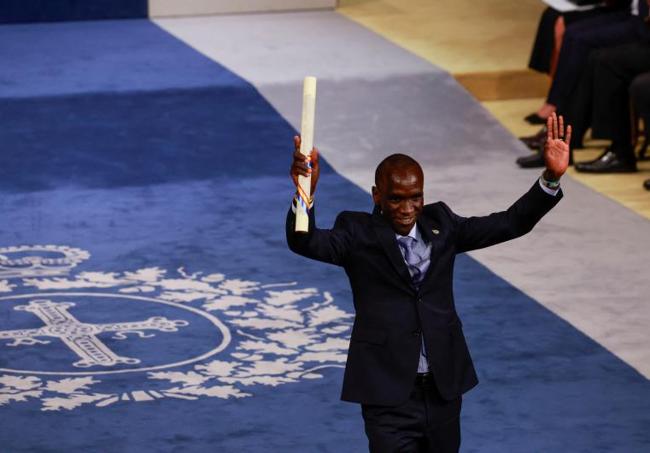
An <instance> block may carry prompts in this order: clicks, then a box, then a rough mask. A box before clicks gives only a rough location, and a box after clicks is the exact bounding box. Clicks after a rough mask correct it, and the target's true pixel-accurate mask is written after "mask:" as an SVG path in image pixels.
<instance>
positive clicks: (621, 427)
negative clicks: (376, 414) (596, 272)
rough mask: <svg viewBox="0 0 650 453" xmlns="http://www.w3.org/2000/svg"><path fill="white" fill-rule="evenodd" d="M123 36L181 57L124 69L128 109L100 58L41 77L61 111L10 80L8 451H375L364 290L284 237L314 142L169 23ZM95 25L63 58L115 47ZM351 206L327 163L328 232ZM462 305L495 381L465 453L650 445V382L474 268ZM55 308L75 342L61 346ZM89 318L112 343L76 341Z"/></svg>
mask: <svg viewBox="0 0 650 453" xmlns="http://www.w3.org/2000/svg"><path fill="white" fill-rule="evenodd" d="M114 26H115V29H114V32H115V35H116V38H115V39H116V41H117V43H118V44H116V45H119V43H121V42H128V41H129V40H131V39H135V38H134V37H136V36H143V35H147V36H149V38H151V42H155V45H154V49H153V50H152V54H153V55H159V56H161V58H160V59H159V60H158V61H159V62H163V63H160V64H159V65H156V66H153V67H152V66H148V65H141V66H138V67H137V71H135V73H131V74H130V75H129V76H128V77H127V76H124V75H123V74H121V73H114V75H113V79H114V80H116V81H118V82H119V83H116V84H115V87H114V92H112V93H109V92H107V85H106V84H107V81H108V80H109V79H108V78H107V77H106V76H105V74H104V73H103V72H102V71H103V68H105V67H106V65H107V64H110V66H111V67H112V68H124V67H125V66H123V65H122V63H123V60H121V59H119V58H118V60H119V61H120V62H116V61H114V60H113V57H111V58H107V60H108V61H109V62H107V61H104V60H103V59H102V58H101V55H100V54H98V55H99V56H98V61H97V62H96V63H94V64H92V65H90V68H91V69H92V70H88V71H87V74H86V78H87V80H85V81H83V82H79V81H77V82H69V81H67V79H66V78H65V77H62V80H63V82H62V86H59V87H42V86H40V85H38V83H36V82H37V81H38V80H39V79H38V77H35V78H31V79H29V80H31V81H32V82H34V83H36V85H35V86H34V87H33V89H34V92H35V93H39V90H40V91H41V92H44V91H47V90H50V92H49V93H43V96H34V97H31V98H30V99H24V98H25V97H26V94H27V93H29V90H30V88H31V87H30V84H29V83H25V82H24V81H23V82H21V81H19V78H16V81H15V83H16V86H17V87H18V88H17V90H16V93H17V94H16V95H15V96H12V95H11V94H12V93H11V90H10V89H9V88H7V87H8V86H10V85H11V83H13V82H12V81H11V80H9V81H8V80H7V79H6V78H3V79H2V80H3V83H4V84H5V88H3V90H4V91H3V96H4V97H5V99H4V100H3V102H2V103H1V104H0V118H2V123H3V127H2V128H0V143H2V146H3V150H4V153H3V164H2V166H0V168H1V170H0V171H1V172H2V173H0V175H1V178H0V191H1V193H2V196H1V197H0V210H1V211H0V212H2V213H3V217H2V220H1V221H0V255H2V257H0V414H1V415H0V416H1V419H2V423H0V445H2V449H3V451H5V450H6V451H10V452H21V451H30V452H32V451H107V452H112V451H115V452H118V451H119V452H123V451H124V452H147V451H151V452H154V451H179V452H180V451H206V450H219V451H260V452H262V451H264V452H267V451H273V452H286V451H305V452H307V451H309V452H311V451H323V452H342V451H345V452H348V451H349V452H358V451H364V449H365V445H366V441H365V437H364V435H363V428H362V424H361V417H360V414H359V412H360V411H359V408H358V407H357V406H356V405H352V404H347V403H342V402H340V401H339V400H338V397H339V392H340V384H341V379H342V368H341V366H342V365H343V361H344V357H345V350H346V346H345V342H346V340H347V337H348V335H349V326H350V317H349V315H350V314H351V313H352V303H351V295H350V292H349V290H348V284H347V281H346V279H345V276H344V274H343V273H342V272H341V271H340V270H338V269H336V268H333V267H328V266H325V265H321V264H319V263H315V262H309V261H306V260H304V259H302V258H300V257H297V256H294V255H293V254H291V253H290V252H289V251H288V250H287V248H286V245H285V241H284V216H285V213H286V209H287V207H288V202H289V198H290V194H291V193H292V187H291V183H290V181H289V178H288V176H287V172H288V165H289V162H290V154H291V149H290V148H291V146H290V143H291V137H292V135H293V134H294V133H295V131H294V130H292V128H291V127H290V126H289V124H288V123H287V122H286V121H285V120H284V119H283V118H282V117H281V116H280V115H278V114H277V112H276V111H274V109H273V108H272V107H271V106H270V105H269V104H268V103H267V102H266V100H265V99H264V98H262V97H261V96H260V95H259V93H258V92H257V91H256V90H255V88H254V87H252V86H251V85H249V84H248V83H247V82H246V81H244V80H242V79H240V78H238V77H237V76H236V75H234V74H232V73H230V72H229V71H227V70H226V69H225V68H223V67H220V66H219V65H217V64H215V63H212V62H210V61H208V60H207V59H205V58H203V57H202V56H200V55H199V54H197V53H196V52H194V51H193V50H191V49H189V48H186V47H184V46H183V45H181V44H180V43H178V42H177V41H176V40H174V39H173V38H171V37H170V36H169V35H166V34H164V33H163V32H161V31H160V30H158V29H156V27H154V26H152V25H151V24H149V23H147V22H138V21H133V22H129V23H128V24H124V23H116V24H115V25H114ZM68 27H69V28H67V32H66V34H64V35H65V39H68V40H73V38H74V36H75V33H76V32H75V28H74V27H72V26H68ZM79 27H80V28H79V29H78V33H79V35H78V36H79V37H81V36H83V37H84V39H78V42H79V46H78V48H77V47H72V48H70V47H68V48H66V49H65V50H62V52H64V54H65V55H63V56H62V59H63V60H65V59H66V58H67V59H69V60H74V54H75V51H76V50H79V49H81V50H79V52H80V53H81V54H82V55H83V54H84V52H85V51H87V47H86V46H87V44H86V43H87V42H99V41H100V38H101V37H107V36H111V25H110V24H109V25H102V26H101V27H98V28H97V32H96V35H94V34H93V33H94V32H93V31H92V30H93V29H89V28H86V26H85V24H79ZM41 31H42V29H38V30H35V31H34V34H38V33H40V32H41ZM5 32H6V30H0V34H1V33H5ZM20 32H21V33H27V34H29V30H28V29H27V28H24V29H21V30H20ZM118 35H119V36H118ZM154 37H155V39H153V38H154ZM112 50H114V49H113V48H109V49H107V54H108V55H116V54H115V53H112ZM134 52H135V54H136V56H137V55H140V56H142V58H147V57H146V54H147V48H146V46H144V47H140V48H138V49H136V50H134ZM2 56H3V57H4V55H2ZM163 56H164V57H163ZM55 57H56V55H52V56H51V58H55ZM30 58H31V57H30V56H28V57H26V60H29V59H30ZM120 58H123V59H124V60H126V61H128V60H130V59H134V58H135V56H134V55H129V54H127V55H123V56H121V57H120ZM179 62H181V63H182V64H181V63H179ZM20 64H23V63H19V64H18V66H20ZM24 64H25V66H27V63H24ZM187 68H191V73H192V77H188V79H187V84H186V85H183V78H184V75H185V71H186V70H187ZM93 71H98V73H95V72H93ZM12 77H17V76H16V73H14V74H13V75H12ZM76 77H77V78H78V79H80V78H81V77H80V76H79V75H78V74H77V76H76ZM130 80H133V81H134V82H133V85H130V84H129V81H130ZM142 81H152V83H153V86H154V88H151V89H139V87H141V85H142V84H143V83H144V82H142ZM210 81H212V82H210ZM80 85H81V86H83V89H82V90H76V89H74V87H78V86H80ZM155 87H158V88H157V89H156V88H155ZM93 91H94V92H93ZM45 95H47V96H45ZM361 132H362V131H361ZM343 209H359V210H368V209H370V197H369V195H368V194H367V193H365V192H363V191H362V190H360V189H359V188H358V187H356V186H354V185H352V184H351V183H350V182H349V181H347V180H345V179H344V178H342V177H341V176H340V175H338V174H337V173H335V172H334V171H333V170H332V169H331V168H330V167H329V166H328V165H327V163H325V164H324V169H323V175H322V182H321V184H320V187H319V191H318V214H319V223H320V224H321V225H323V226H326V225H331V223H332V222H333V219H334V217H335V215H336V213H337V212H339V211H340V210H343ZM21 245H32V247H27V248H20V247H17V246H21ZM33 245H54V246H66V247H68V248H56V247H55V248H38V247H33ZM84 252H88V253H89V255H86V254H85V253H84ZM61 258H64V259H61ZM57 259H58V260H57ZM456 291H457V304H458V307H459V311H460V313H461V316H462V317H463V320H464V325H465V330H466V332H467V334H468V337H469V343H470V348H471V350H472V353H473V356H474V358H475V360H476V362H477V368H478V371H479V375H480V379H481V381H482V382H481V385H479V387H478V388H477V389H475V390H473V391H472V392H470V393H469V394H468V395H466V398H465V402H464V413H463V432H464V441H463V442H464V451H478V452H503V451H515V452H546V451H571V452H597V451H607V452H612V451H620V452H641V451H644V450H645V449H646V448H647V446H648V445H650V435H649V434H648V432H649V431H648V429H647V428H648V426H649V423H650V416H649V414H648V411H647V409H648V401H650V386H649V385H648V382H647V380H646V379H644V378H643V377H641V376H640V375H639V374H638V373H636V372H635V371H634V370H632V369H631V368H630V367H629V366H627V365H626V364H624V363H623V362H621V361H620V360H619V359H617V358H616V357H615V356H613V355H612V354H610V353H609V352H608V351H607V350H605V349H604V348H602V347H601V346H599V345H598V344H596V343H595V342H593V341H592V340H590V339H589V338H587V337H585V336H584V335H582V334H581V333H580V332H578V331H577V330H576V329H574V328H573V327H572V326H570V325H568V324H567V323H566V322H564V321H563V320H561V319H559V318H558V317H556V316H555V315H553V314H552V313H550V312H549V311H547V310H546V309H544V308H543V307H541V306H540V305H539V304H538V303H537V302H535V301H534V300H532V299H530V298H529V297H527V296H526V295H524V294H523V293H521V292H520V291H518V290H517V289H516V288H513V287H512V286H511V285H509V284H508V283H507V282H505V281H503V280H502V279H500V278H498V277H497V276H495V275H494V274H493V273H491V272H490V271H489V270H488V269H486V268H484V267H482V266H481V265H479V264H478V263H477V262H476V261H474V260H472V259H471V258H469V257H460V258H459V260H458V265H457V274H456ZM39 301H40V302H39ZM48 307H49V308H48ZM30 310H31V311H30ZM48 310H49V311H48ZM53 312H56V316H60V317H67V318H66V319H68V324H64V323H63V324H59V328H60V329H63V330H64V332H63V333H61V331H59V332H58V333H57V332H56V331H55V330H56V329H54V328H52V329H51V330H47V331H45V330H42V329H43V326H45V325H48V326H53V325H54V324H55V322H53V321H52V320H51V319H53V317H56V316H55V315H53ZM47 316H50V318H49V319H50V320H49V321H47V319H48V318H47ZM39 318H40V319H39ZM43 318H45V319H46V320H45V321H44V320H43ZM79 323H85V324H84V326H86V327H85V328H87V329H88V327H87V326H89V325H91V326H93V327H92V329H97V330H93V331H92V332H89V333H88V335H89V336H90V337H91V339H90V340H89V342H87V343H84V344H81V345H77V346H71V345H70V344H68V343H65V342H64V341H63V340H62V338H64V337H65V338H67V339H68V340H69V339H70V338H71V337H73V336H74V335H75V334H79V329H81V328H82V326H81V325H80V324H79ZM70 325H72V326H73V327H74V326H76V327H75V329H77V330H74V329H73V330H74V331H73V330H71V328H70ZM165 326H167V328H165ZM39 329H40V330H39ZM30 332H31V333H30ZM3 333H4V335H5V337H4V339H3V337H2V335H3ZM56 335H59V336H58V337H57V336H56ZM45 341H49V343H44V342H45ZM12 343H13V344H14V345H13V346H11V344H12ZM89 343H90V344H91V345H90V346H89ZM93 345H94V346H97V345H100V346H102V345H103V346H104V347H105V348H106V350H104V351H103V353H101V351H99V352H98V351H97V350H93V351H91V346H93ZM89 351H90V352H92V353H90V352H89ZM84 353H88V355H89V356H90V359H86V360H91V361H92V360H94V362H93V363H92V364H91V366H90V367H86V368H84V364H83V363H81V362H83V354H84ZM102 357H103V358H104V359H106V357H108V358H111V357H112V358H113V359H115V358H117V359H119V360H118V362H119V363H107V362H101V359H102ZM126 360H131V361H133V360H136V361H137V363H132V362H131V363H129V362H128V361H126ZM100 362H101V363H100Z"/></svg>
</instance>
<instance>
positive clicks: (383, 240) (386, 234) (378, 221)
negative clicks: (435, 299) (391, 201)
mask: <svg viewBox="0 0 650 453" xmlns="http://www.w3.org/2000/svg"><path fill="white" fill-rule="evenodd" d="M372 220H373V226H374V229H375V232H376V233H377V237H378V238H379V243H380V244H381V246H382V247H383V249H384V251H385V252H386V255H387V256H388V260H389V261H390V263H391V264H392V265H393V267H394V268H395V271H396V272H397V274H398V275H399V276H400V278H401V279H402V280H403V281H404V283H405V284H406V286H407V287H408V288H409V289H410V290H411V291H412V292H415V288H414V286H413V280H412V279H411V274H409V270H408V268H407V267H406V263H404V257H403V256H402V252H400V250H399V246H398V245H397V239H395V232H394V231H393V229H392V228H391V226H390V225H389V224H388V222H386V220H385V219H384V218H383V217H382V216H381V214H380V213H379V209H377V208H375V210H374V211H373V213H372Z"/></svg>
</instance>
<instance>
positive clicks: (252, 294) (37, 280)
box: [0, 246, 353, 411]
mask: <svg viewBox="0 0 650 453" xmlns="http://www.w3.org/2000/svg"><path fill="white" fill-rule="evenodd" d="M43 247H48V251H53V250H54V249H56V250H58V251H60V250H61V247H58V246H43ZM57 247H58V248H57ZM2 250H6V248H5V249H2ZM22 251H24V250H22ZM1 252H2V251H0V253H1ZM85 253H87V252H85ZM168 274H169V275H168ZM17 288H18V289H30V290H33V288H36V289H37V290H38V291H40V292H42V293H43V294H44V295H47V292H48V291H57V292H61V291H66V290H78V289H80V288H88V289H97V288H101V289H104V290H106V289H109V290H110V291H115V292H116V294H125V295H126V294H133V295H141V296H148V297H155V298H157V299H162V300H165V301H170V302H175V303H179V304H185V305H190V306H193V307H194V308H197V309H200V310H204V311H206V312H210V313H212V314H217V315H218V316H219V318H220V319H221V320H222V321H223V322H224V324H226V325H227V326H228V328H229V329H230V330H231V334H232V337H233V343H232V345H231V346H230V347H229V348H228V349H227V350H226V351H225V352H223V353H222V354H223V355H224V356H225V357H221V356H218V358H217V359H214V358H211V359H207V360H206V361H205V362H199V363H196V364H193V365H190V366H186V367H180V368H178V369H166V370H162V371H155V372H143V373H142V374H141V375H143V376H144V378H143V379H142V380H141V381H140V382H139V383H138V384H137V388H130V389H129V390H128V391H121V392H115V391H114V389H115V388H119V387H124V385H127V386H133V376H129V377H128V380H126V381H121V382H120V379H127V378H125V377H124V376H108V377H106V376H101V379H100V378H98V377H97V376H95V375H88V376H80V377H76V376H75V377H65V378H62V379H50V378H49V377H48V378H46V377H43V376H38V375H24V374H23V375H20V374H14V373H5V374H2V375H0V406H3V405H9V404H15V403H21V402H28V401H33V400H39V401H40V403H41V410H43V411H60V410H72V409H76V408H79V407H82V406H85V405H89V404H92V405H95V406H97V407H105V406H109V405H112V404H116V403H119V404H126V403H131V402H145V401H151V400H154V399H162V398H180V399H185V400H195V399H198V398H202V397H212V398H221V399H229V398H245V397H251V396H253V395H254V393H255V391H256V390H255V389H258V388H261V387H260V386H273V387H275V386H278V385H284V384H289V383H296V382H299V381H301V380H304V379H319V378H322V377H323V374H322V373H321V370H323V369H325V368H332V367H335V368H342V367H343V366H344V363H345V360H346V352H347V348H348V337H349V331H350V328H351V325H352V318H353V315H352V314H350V313H348V312H346V311H344V310H342V309H341V308H339V307H338V306H337V305H335V304H334V300H333V297H332V296H331V294H330V293H329V292H327V291H325V292H320V291H319V290H318V289H316V288H306V287H301V286H300V285H299V284H298V283H297V282H281V283H271V284H268V283H267V284H263V283H261V282H255V281H249V280H242V279H237V278H227V277H226V276H225V275H223V274H220V273H211V274H207V275H204V274H203V273H201V272H195V273H187V272H186V270H185V269H183V268H179V269H177V270H176V271H174V272H171V273H168V272H167V271H166V270H164V269H160V268H158V267H148V268H143V269H138V270H135V271H126V272H121V273H117V272H80V273H78V274H76V275H73V276H65V277H25V278H14V279H2V280H0V292H2V293H13V292H14V290H15V289H17ZM3 347H7V346H6V345H5V344H2V343H1V342H0V348H3ZM139 375H140V374H138V376H139ZM118 384H119V385H118Z"/></svg>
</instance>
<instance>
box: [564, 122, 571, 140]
mask: <svg viewBox="0 0 650 453" xmlns="http://www.w3.org/2000/svg"><path fill="white" fill-rule="evenodd" d="M564 142H565V143H566V144H567V145H568V144H570V143H571V125H570V124H569V125H568V126H567V128H566V137H565V138H564Z"/></svg>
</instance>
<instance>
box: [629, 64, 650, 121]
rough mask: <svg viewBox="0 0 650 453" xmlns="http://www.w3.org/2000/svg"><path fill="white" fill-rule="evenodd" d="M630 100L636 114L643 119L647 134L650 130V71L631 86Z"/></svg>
mask: <svg viewBox="0 0 650 453" xmlns="http://www.w3.org/2000/svg"><path fill="white" fill-rule="evenodd" d="M630 98H632V105H633V106H634V111H635V113H636V114H637V115H639V116H640V117H641V118H643V121H644V123H645V128H646V134H647V133H648V129H649V128H650V69H649V70H648V72H646V73H644V74H641V75H640V76H637V77H636V78H635V79H634V81H633V82H632V85H630Z"/></svg>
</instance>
